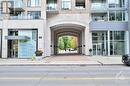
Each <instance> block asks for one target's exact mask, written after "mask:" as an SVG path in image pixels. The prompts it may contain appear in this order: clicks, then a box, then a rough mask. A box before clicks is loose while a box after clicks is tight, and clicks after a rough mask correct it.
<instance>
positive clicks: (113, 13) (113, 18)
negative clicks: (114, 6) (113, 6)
mask: <svg viewBox="0 0 130 86" xmlns="http://www.w3.org/2000/svg"><path fill="white" fill-rule="evenodd" d="M109 20H110V21H115V12H114V11H110V12H109Z"/></svg>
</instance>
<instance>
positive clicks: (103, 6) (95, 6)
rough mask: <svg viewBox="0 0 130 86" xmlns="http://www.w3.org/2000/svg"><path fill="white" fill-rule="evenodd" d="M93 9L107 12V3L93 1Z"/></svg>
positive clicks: (93, 10)
mask: <svg viewBox="0 0 130 86" xmlns="http://www.w3.org/2000/svg"><path fill="white" fill-rule="evenodd" d="M91 11H92V12H106V11H107V4H106V3H92V4H91Z"/></svg>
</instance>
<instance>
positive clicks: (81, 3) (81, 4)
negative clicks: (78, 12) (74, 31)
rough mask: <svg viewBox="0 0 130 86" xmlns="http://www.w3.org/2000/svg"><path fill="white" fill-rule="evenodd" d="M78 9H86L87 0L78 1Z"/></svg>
mask: <svg viewBox="0 0 130 86" xmlns="http://www.w3.org/2000/svg"><path fill="white" fill-rule="evenodd" d="M75 4H76V8H77V9H84V8H85V0H76V3H75Z"/></svg>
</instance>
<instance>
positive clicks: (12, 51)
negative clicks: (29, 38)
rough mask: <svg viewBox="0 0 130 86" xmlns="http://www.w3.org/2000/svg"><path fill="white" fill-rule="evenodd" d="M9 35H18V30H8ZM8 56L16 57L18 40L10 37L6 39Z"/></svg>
mask: <svg viewBox="0 0 130 86" xmlns="http://www.w3.org/2000/svg"><path fill="white" fill-rule="evenodd" d="M9 35H10V36H18V31H9ZM8 57H9V58H17V57H18V40H17V39H12V40H8Z"/></svg>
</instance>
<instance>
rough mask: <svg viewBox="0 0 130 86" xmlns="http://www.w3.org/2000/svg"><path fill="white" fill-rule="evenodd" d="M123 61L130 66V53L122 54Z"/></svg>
mask: <svg viewBox="0 0 130 86" xmlns="http://www.w3.org/2000/svg"><path fill="white" fill-rule="evenodd" d="M122 62H123V63H124V64H125V65H128V66H130V55H123V56H122Z"/></svg>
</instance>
